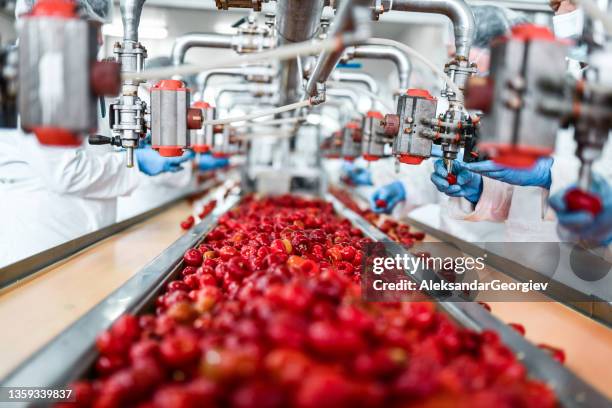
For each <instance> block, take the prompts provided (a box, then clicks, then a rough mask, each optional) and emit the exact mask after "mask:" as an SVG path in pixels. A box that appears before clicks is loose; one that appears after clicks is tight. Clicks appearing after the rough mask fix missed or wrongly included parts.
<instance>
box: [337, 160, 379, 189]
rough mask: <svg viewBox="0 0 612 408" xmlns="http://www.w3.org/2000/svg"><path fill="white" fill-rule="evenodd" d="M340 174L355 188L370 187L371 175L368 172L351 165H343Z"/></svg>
mask: <svg viewBox="0 0 612 408" xmlns="http://www.w3.org/2000/svg"><path fill="white" fill-rule="evenodd" d="M342 174H343V175H344V176H345V177H347V178H349V179H350V180H351V181H352V182H353V184H355V185H356V186H371V185H372V173H370V170H368V169H364V168H362V167H357V166H355V165H354V164H353V163H346V162H345V163H343V164H342Z"/></svg>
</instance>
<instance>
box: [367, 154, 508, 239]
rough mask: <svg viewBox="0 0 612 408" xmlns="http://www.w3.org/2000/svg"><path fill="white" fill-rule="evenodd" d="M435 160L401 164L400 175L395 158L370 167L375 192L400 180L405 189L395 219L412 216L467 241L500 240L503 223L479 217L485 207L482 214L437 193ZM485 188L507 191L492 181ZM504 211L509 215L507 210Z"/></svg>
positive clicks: (394, 212) (458, 201)
mask: <svg viewBox="0 0 612 408" xmlns="http://www.w3.org/2000/svg"><path fill="white" fill-rule="evenodd" d="M436 160H438V158H431V159H429V160H425V161H424V162H423V163H421V164H420V165H418V166H413V165H406V164H400V166H399V172H397V173H396V171H395V162H394V159H385V160H379V161H377V162H374V163H373V164H372V165H371V168H370V170H371V171H372V181H373V183H374V188H373V189H372V191H373V190H374V189H376V188H378V187H382V186H384V185H386V184H389V183H391V182H393V181H396V180H399V181H401V182H402V184H403V185H404V189H405V190H406V201H405V202H403V203H400V204H398V205H397V206H396V208H395V209H394V210H393V213H392V216H393V217H394V218H397V219H402V218H406V217H410V218H412V219H415V220H417V221H419V222H422V223H423V224H426V225H428V226H430V227H432V228H435V229H437V230H441V231H444V232H446V233H448V234H450V235H453V236H455V237H457V238H459V239H462V240H464V241H467V242H485V241H492V240H501V237H502V236H503V224H501V223H500V222H499V221H496V220H493V219H490V218H487V217H480V216H479V214H480V213H481V212H482V211H483V210H484V208H485V206H484V205H481V206H480V207H482V209H479V210H480V211H473V206H472V204H471V203H470V202H468V201H467V200H465V199H455V198H451V197H448V196H447V195H445V194H442V193H440V192H439V191H438V190H437V188H436V186H435V185H434V184H433V183H432V182H431V175H432V173H433V172H434V163H435V161H436ZM484 189H485V190H489V189H500V190H501V191H506V188H505V187H504V185H503V183H498V182H493V183H491V182H490V180H489V181H487V182H485V185H484ZM491 210H493V209H491ZM493 211H495V210H493ZM502 211H503V209H502ZM505 211H506V212H507V209H506V210H505ZM468 212H470V213H473V214H472V216H471V217H470V216H467V213H468ZM473 221H479V222H477V223H476V222H473Z"/></svg>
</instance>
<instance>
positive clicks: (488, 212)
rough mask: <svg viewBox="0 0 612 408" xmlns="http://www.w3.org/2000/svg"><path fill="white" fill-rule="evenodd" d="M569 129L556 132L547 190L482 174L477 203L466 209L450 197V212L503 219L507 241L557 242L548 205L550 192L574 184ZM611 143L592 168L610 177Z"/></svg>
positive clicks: (577, 165)
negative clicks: (517, 184) (482, 181)
mask: <svg viewBox="0 0 612 408" xmlns="http://www.w3.org/2000/svg"><path fill="white" fill-rule="evenodd" d="M572 133H573V132H571V131H567V130H564V131H561V132H559V134H558V136H557V141H556V149H555V153H554V154H553V158H554V163H553V166H552V168H551V174H552V184H551V188H550V193H549V191H548V190H546V189H543V188H539V187H520V186H511V185H508V184H505V183H501V182H499V181H496V180H491V179H488V178H487V177H484V178H483V180H484V189H483V193H482V196H481V197H480V201H479V202H478V204H477V205H476V206H475V207H474V208H472V209H469V207H468V208H467V209H466V207H465V200H464V199H450V200H449V201H450V203H451V212H452V213H453V214H454V216H455V217H456V218H458V219H463V220H470V221H482V220H486V221H493V222H503V223H504V225H505V240H506V241H508V242H558V241H559V236H558V233H557V221H556V217H555V214H554V211H552V210H551V209H550V208H549V206H548V197H549V195H550V194H555V193H556V192H558V191H560V190H562V189H565V188H567V187H568V186H570V185H571V184H574V183H575V182H576V180H577V178H578V170H579V168H580V161H579V160H578V159H577V158H576V156H575V150H576V143H575V141H574V140H573V137H572ZM611 145H612V143H610V142H608V143H607V144H606V146H605V148H604V150H603V152H602V156H601V158H600V159H599V160H597V161H596V162H595V163H594V165H593V170H594V171H595V172H597V173H599V174H600V175H601V176H602V177H604V178H606V179H608V180H612V146H611Z"/></svg>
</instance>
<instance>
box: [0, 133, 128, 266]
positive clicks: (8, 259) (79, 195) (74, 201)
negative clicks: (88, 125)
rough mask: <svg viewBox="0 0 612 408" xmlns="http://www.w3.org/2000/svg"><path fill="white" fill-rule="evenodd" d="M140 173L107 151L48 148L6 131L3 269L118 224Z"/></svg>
mask: <svg viewBox="0 0 612 408" xmlns="http://www.w3.org/2000/svg"><path fill="white" fill-rule="evenodd" d="M138 173H139V171H138V169H137V168H134V169H128V168H127V167H126V157H125V154H124V153H120V152H112V151H111V150H110V149H109V148H107V147H101V146H98V147H87V148H86V147H80V148H59V147H46V146H42V145H40V144H39V143H38V141H37V140H36V138H35V137H33V136H31V135H25V134H23V133H22V132H21V131H19V130H7V129H5V130H2V131H0V192H1V193H0V195H1V197H2V199H0V213H1V214H3V215H4V219H3V222H2V234H0V267H2V266H6V265H8V264H11V263H13V262H16V261H18V260H20V259H23V258H25V257H28V256H31V255H34V254H36V253H38V252H40V251H43V250H46V249H48V248H51V247H54V246H56V245H59V244H62V243H64V242H66V241H68V240H71V239H74V238H77V237H79V236H82V235H84V234H86V233H89V232H92V231H95V230H98V229H100V228H102V227H105V226H107V225H110V224H112V223H114V222H115V220H116V206H117V197H119V196H122V195H127V194H130V193H131V192H132V191H133V190H134V189H135V188H136V186H137V185H138V183H139V181H140V179H139V175H138Z"/></svg>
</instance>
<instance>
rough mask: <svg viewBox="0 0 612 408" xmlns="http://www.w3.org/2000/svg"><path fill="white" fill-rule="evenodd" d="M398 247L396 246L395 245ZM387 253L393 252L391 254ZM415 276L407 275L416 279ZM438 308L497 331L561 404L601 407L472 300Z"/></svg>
mask: <svg viewBox="0 0 612 408" xmlns="http://www.w3.org/2000/svg"><path fill="white" fill-rule="evenodd" d="M325 199H326V200H328V201H330V202H331V203H332V204H333V206H334V209H335V210H336V211H337V212H338V213H339V214H340V215H342V216H343V217H345V218H347V219H348V220H349V221H351V222H352V223H353V224H354V225H355V226H357V227H358V228H359V229H361V230H362V231H363V232H364V233H365V234H366V236H368V237H369V238H371V239H373V240H375V241H378V242H387V243H395V242H394V241H392V240H390V239H389V237H387V236H386V235H385V234H384V233H383V232H382V231H380V230H379V229H378V228H376V227H374V226H372V225H371V224H370V223H369V222H368V221H366V220H365V219H364V218H362V217H361V216H360V215H358V214H356V213H355V212H353V211H351V210H350V209H348V208H347V207H346V206H344V204H342V203H341V202H340V201H339V200H338V199H336V198H335V197H334V196H332V195H331V194H327V195H326V196H325ZM398 247H400V246H399V245H398ZM398 253H399V254H400V255H402V256H403V255H404V254H407V255H408V256H412V255H411V254H410V253H409V252H408V251H407V250H405V249H401V250H400V251H399V252H398ZM391 255H395V253H394V254H391ZM417 276H418V274H417V275H411V277H412V278H413V279H415V280H417V282H418V278H417ZM437 304H438V305H439V306H440V309H441V310H442V311H443V312H445V313H446V314H448V315H449V316H450V317H452V318H453V319H454V320H455V321H457V322H458V323H459V324H460V325H462V326H464V327H467V328H471V329H473V330H477V331H483V330H493V331H495V332H497V333H498V334H499V336H500V338H501V339H502V341H503V342H504V344H505V345H506V346H508V347H509V348H510V349H511V350H512V351H513V352H514V353H515V355H516V356H517V359H518V360H519V361H521V363H522V364H523V365H524V366H525V367H526V368H527V370H528V372H529V374H530V375H531V376H533V377H535V378H538V379H540V380H542V381H545V382H546V383H547V384H548V385H549V386H550V387H551V388H552V389H553V390H554V391H555V394H556V395H557V398H558V399H559V401H560V402H561V403H562V404H563V406H564V407H603V406H609V405H610V401H608V399H607V398H606V397H605V396H603V395H602V394H601V393H600V392H599V391H597V390H596V389H594V388H593V387H592V386H591V385H589V384H587V383H586V382H584V381H583V380H582V379H580V378H579V377H577V376H576V375H575V374H574V373H572V372H571V371H570V370H568V369H567V368H566V367H564V366H563V365H562V364H559V363H558V362H556V361H555V360H553V359H552V358H551V357H550V356H549V355H548V354H546V353H545V352H544V351H542V350H540V349H539V348H538V347H536V346H534V345H533V344H531V343H530V342H528V341H527V340H526V339H525V338H524V337H523V336H521V335H520V334H519V333H518V332H517V331H516V330H514V329H512V328H511V327H510V326H508V325H506V324H505V323H503V322H502V321H501V320H499V319H497V318H496V317H495V316H493V315H492V314H491V313H490V312H488V311H487V310H486V309H485V308H484V307H482V306H481V305H480V304H478V303H475V302H465V301H456V302H452V301H444V302H440V301H438V302H437Z"/></svg>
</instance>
